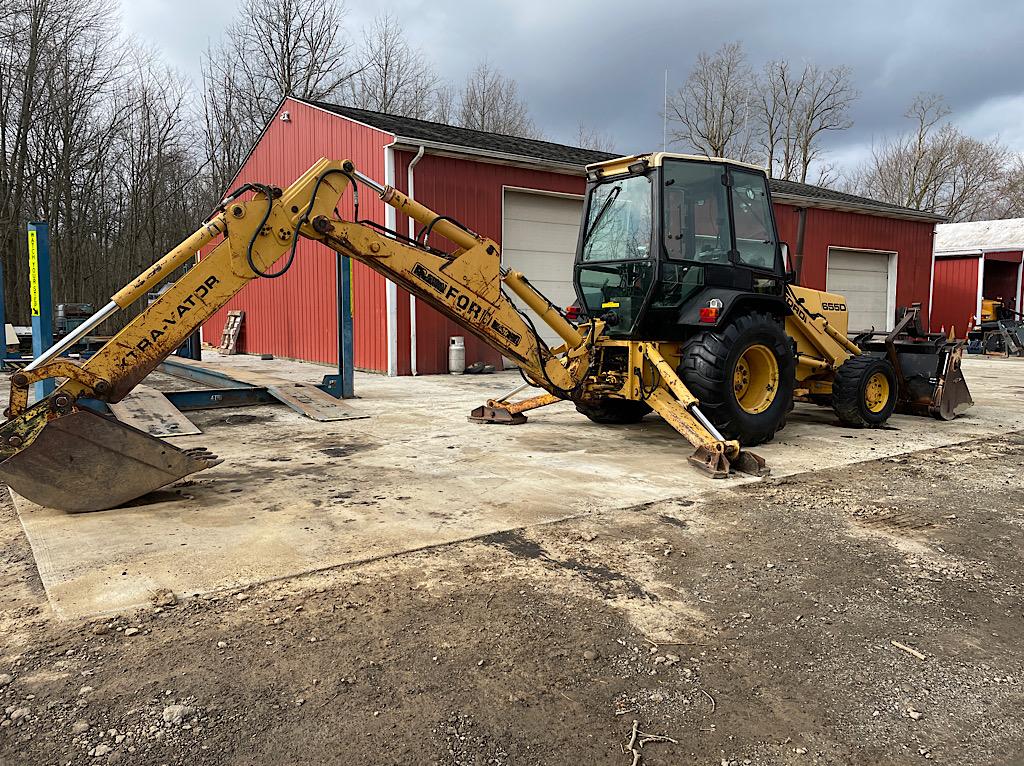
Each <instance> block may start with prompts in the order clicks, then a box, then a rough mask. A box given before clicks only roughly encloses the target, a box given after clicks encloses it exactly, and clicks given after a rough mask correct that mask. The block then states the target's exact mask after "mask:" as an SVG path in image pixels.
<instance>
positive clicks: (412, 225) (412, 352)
mask: <svg viewBox="0 0 1024 766" xmlns="http://www.w3.org/2000/svg"><path fill="white" fill-rule="evenodd" d="M426 150H427V149H426V147H425V146H423V145H420V148H419V150H418V151H417V152H416V156H415V157H413V158H412V161H411V162H410V163H409V170H408V174H407V177H406V182H405V193H406V194H407V195H409V198H410V199H416V184H415V178H414V173H413V170H415V168H416V165H417V163H418V162H419V161H420V160H422V159H423V155H424V153H425V152H426ZM415 236H416V221H414V220H413V219H412V218H411V217H410V218H409V239H412V238H414V237H415ZM409 367H410V371H411V372H412V374H413V375H418V374H419V371H418V370H417V369H416V296H415V295H413V294H412V293H409Z"/></svg>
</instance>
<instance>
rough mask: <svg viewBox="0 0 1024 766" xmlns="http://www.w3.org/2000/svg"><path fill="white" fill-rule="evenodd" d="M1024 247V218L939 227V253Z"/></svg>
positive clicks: (937, 232) (937, 233) (937, 231)
mask: <svg viewBox="0 0 1024 766" xmlns="http://www.w3.org/2000/svg"><path fill="white" fill-rule="evenodd" d="M994 250H1024V218H1007V219H1005V220H1002V221H970V222H969V223H944V224H942V225H940V226H936V227H935V252H936V253H962V252H974V253H980V252H982V251H989V252H991V251H994Z"/></svg>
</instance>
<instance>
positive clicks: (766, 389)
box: [732, 344, 779, 415]
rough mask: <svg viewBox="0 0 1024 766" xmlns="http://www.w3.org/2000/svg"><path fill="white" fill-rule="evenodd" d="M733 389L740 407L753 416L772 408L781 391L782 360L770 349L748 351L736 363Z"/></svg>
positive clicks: (756, 347) (758, 345)
mask: <svg viewBox="0 0 1024 766" xmlns="http://www.w3.org/2000/svg"><path fill="white" fill-rule="evenodd" d="M732 388H733V393H734V394H735V396H736V402H737V403H738V404H739V405H740V408H741V409H742V410H743V411H744V412H747V413H749V414H751V415H757V414H758V413H761V412H764V411H765V410H766V409H768V408H769V407H771V406H772V402H774V401H775V394H776V393H777V392H778V390H779V361H778V359H776V358H775V354H773V353H772V350H771V349H770V348H768V347H767V346H763V345H761V344H757V345H754V346H750V347H749V348H747V349H746V350H745V351H744V352H743V353H742V354H740V358H739V359H737V360H736V369H735V370H734V371H733V375H732Z"/></svg>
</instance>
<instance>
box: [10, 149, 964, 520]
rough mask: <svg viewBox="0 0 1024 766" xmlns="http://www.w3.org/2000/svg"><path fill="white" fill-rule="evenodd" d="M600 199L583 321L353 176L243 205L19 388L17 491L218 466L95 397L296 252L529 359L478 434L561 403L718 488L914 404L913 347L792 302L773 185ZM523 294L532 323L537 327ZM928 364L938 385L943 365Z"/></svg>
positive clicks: (86, 490)
mask: <svg viewBox="0 0 1024 766" xmlns="http://www.w3.org/2000/svg"><path fill="white" fill-rule="evenodd" d="M588 180H589V183H588V188H587V204H586V209H585V214H584V220H583V224H582V226H581V230H580V239H579V246H578V253H577V259H576V264H575V266H574V282H575V286H576V292H577V295H578V298H579V301H578V304H577V305H576V306H575V307H573V309H574V311H573V312H572V313H571V315H570V313H569V312H567V311H566V310H565V309H564V308H562V307H558V306H555V305H553V304H552V303H551V302H550V301H548V300H547V298H545V297H544V296H543V295H542V294H541V293H540V292H539V291H537V290H536V289H535V288H534V287H533V286H532V285H531V284H530V283H529V281H528V280H527V279H526V277H524V276H523V275H522V274H520V273H518V272H515V271H512V270H508V269H505V268H503V267H502V265H501V258H500V249H499V247H498V245H497V243H495V242H493V241H491V240H489V239H487V238H486V237H482V236H480V235H478V234H476V233H474V232H473V231H471V230H470V229H468V228H467V227H465V226H462V225H461V224H459V223H458V222H456V221H453V220H452V219H450V218H448V217H446V216H441V215H438V214H437V213H435V212H434V211H432V210H429V209H428V208H426V207H424V206H423V205H421V204H420V203H418V202H416V201H415V200H413V199H411V198H409V197H408V196H406V195H404V194H403V193H401V192H399V191H398V190H396V189H394V188H393V187H390V186H382V185H381V184H378V183H377V182H376V181H374V180H372V179H370V178H367V177H366V176H364V175H362V174H361V173H359V172H358V170H357V169H356V168H355V167H354V166H353V164H352V163H351V162H347V161H345V162H340V161H331V160H326V159H324V160H320V161H318V162H317V163H316V164H314V165H313V166H312V167H311V168H310V169H309V170H308V171H307V172H306V173H305V174H304V175H303V176H302V177H301V178H299V179H298V180H297V181H295V182H294V183H293V184H292V185H291V186H289V187H288V188H287V189H284V190H281V189H277V188H274V187H269V186H262V185H258V184H248V185H246V186H244V187H242V188H241V189H239V190H237V191H236V192H235V193H233V194H232V195H230V196H229V197H228V198H227V199H226V200H224V202H223V203H222V204H221V205H220V207H219V208H218V209H217V210H216V211H215V212H214V214H213V216H212V217H211V218H210V219H209V220H208V221H207V222H206V223H205V224H204V225H203V226H202V227H201V228H200V229H199V230H198V231H196V232H195V234H193V235H192V236H191V237H189V238H188V239H186V240H185V241H184V242H183V243H182V244H181V245H179V246H178V247H177V248H175V250H173V251H172V252H171V253H169V254H168V255H166V256H165V257H164V258H163V259H161V260H160V261H159V262H158V263H157V264H155V265H154V266H153V267H152V268H150V269H149V270H147V271H146V272H144V273H143V274H142V275H140V276H139V278H138V279H136V280H134V281H133V282H132V283H131V284H130V285H128V286H126V287H125V288H124V289H123V290H121V291H120V292H118V293H117V294H116V295H115V296H113V298H112V299H111V301H110V303H109V304H108V305H107V306H105V307H104V308H103V309H102V310H101V311H100V312H99V313H97V314H96V315H95V316H94V317H92V318H91V319H90V320H89V321H87V322H86V323H84V324H83V325H81V326H80V327H79V328H78V329H77V330H76V331H75V332H73V333H71V334H69V335H68V336H67V337H66V338H65V339H64V340H63V341H62V342H61V344H59V345H58V346H55V347H54V348H52V349H51V350H50V351H49V352H47V353H46V354H44V355H43V356H41V357H40V358H38V359H36V360H34V361H33V362H32V364H30V365H29V366H28V367H26V369H25V370H23V371H21V372H19V373H17V374H15V375H14V376H13V377H12V384H11V400H10V406H9V409H8V411H7V416H8V420H7V421H6V422H5V423H4V424H3V426H2V427H0V457H2V458H3V462H2V463H0V476H2V478H3V479H4V480H5V481H6V482H7V483H8V484H9V485H10V486H11V487H12V488H14V489H15V490H16V491H17V492H19V493H21V494H22V495H24V496H26V497H28V498H29V499H31V500H33V501H35V502H38V503H41V504H43V505H47V506H52V507H56V508H61V509H65V510H75V511H82V510H96V509H102V508H111V507H114V506H117V505H119V504H123V503H125V502H128V501H130V500H132V499H134V498H135V497H138V496H140V495H142V494H144V493H146V492H149V491H151V490H153V489H156V488H158V487H160V486H163V485H165V484H168V483H170V482H173V481H175V480H177V479H180V478H182V477H183V476H186V475H188V474H190V473H193V472H195V471H198V470H202V469H203V468H206V467H209V466H211V465H214V464H215V463H216V462H217V461H216V458H215V457H214V456H212V455H210V454H209V453H207V452H205V451H204V450H191V451H182V450H178V449H177V448H175V447H173V446H172V445H170V444H168V443H167V442H164V441H161V440H160V439H155V438H153V437H151V436H149V435H148V434H145V433H143V432H141V431H137V430H136V429H133V428H130V427H128V426H125V425H123V424H121V423H119V422H118V421H116V420H114V419H112V418H108V417H105V416H103V415H99V414H97V413H96V412H94V411H92V410H90V409H88V408H87V407H86V406H83V404H82V403H81V400H83V399H98V400H101V401H105V402H117V401H119V400H120V399H122V398H123V397H124V396H125V395H127V393H128V392H129V391H130V390H131V389H132V387H133V386H135V385H136V384H137V383H138V382H139V381H141V380H142V379H143V378H144V377H145V376H146V375H148V374H149V373H150V372H151V371H152V370H153V369H155V367H156V366H157V365H158V364H159V363H160V361H161V360H163V359H164V358H165V357H166V356H167V355H169V354H170V353H171V352H172V351H173V350H174V349H175V348H177V347H178V346H179V345H180V344H181V343H182V342H183V341H184V339H185V338H186V337H187V336H188V335H189V334H190V333H191V332H193V331H194V330H195V329H196V328H197V327H199V326H200V325H201V324H202V323H203V322H204V321H205V320H206V319H208V318H209V317H210V316H211V315H212V314H213V313H214V312H215V311H217V310H218V309H219V308H221V307H222V306H224V305H225V304H226V303H227V301H228V300H229V299H230V298H231V297H232V296H233V295H234V294H236V293H237V292H238V291H239V290H240V289H241V288H242V287H244V286H245V285H246V284H247V283H248V282H249V281H251V280H252V279H255V278H256V277H258V276H265V275H267V273H268V270H269V269H271V268H272V267H273V265H274V264H275V263H276V262H277V261H278V260H280V259H281V258H282V257H285V266H284V267H283V268H287V267H288V265H289V264H290V263H291V262H292V258H293V256H294V253H295V248H296V244H297V242H298V239H299V237H306V238H309V239H314V240H319V241H320V242H322V243H323V244H325V245H326V246H327V247H329V248H331V249H332V250H335V251H337V252H339V253H342V254H344V255H347V256H350V257H351V258H354V259H356V260H358V261H360V262H362V263H364V264H366V265H367V266H368V267H369V268H371V269H373V270H375V271H377V272H378V273H380V274H382V275H384V276H385V277H387V278H388V279H390V280H392V281H394V282H395V283H397V284H399V285H401V286H402V287H404V288H405V289H407V290H409V291H410V292H411V293H412V294H413V295H415V296H416V297H417V298H419V299H420V300H422V301H425V302H426V303H427V304H428V305H430V306H432V307H434V308H435V309H437V310H438V311H440V312H441V313H442V314H444V315H446V316H447V317H449V318H450V319H452V320H453V321H455V322H456V323H458V324H459V325H460V326H462V327H464V328H465V329H466V330H467V331H468V332H471V333H473V334H474V335H476V336H477V337H479V338H480V339H481V340H483V341H484V342H485V343H487V344H489V345H490V346H491V347H493V348H495V349H496V350H498V351H499V352H500V353H501V354H503V355H504V356H505V357H507V358H509V359H512V360H513V361H515V363H516V364H517V365H519V367H520V369H521V370H522V372H523V376H524V378H525V379H526V381H527V384H528V385H531V386H535V387H537V388H539V389H542V391H543V393H540V394H538V395H535V396H532V397H530V398H529V399H526V400H524V401H520V402H512V401H509V400H508V399H507V398H505V399H502V400H500V401H492V402H488V404H487V405H486V406H485V407H481V408H479V409H478V410H477V411H475V412H474V414H473V417H474V418H475V419H477V420H481V421H486V422H505V423H519V422H524V421H525V417H524V416H523V414H522V413H523V412H525V411H528V410H532V409H536V408H538V407H542V406H545V405H547V404H551V403H553V402H556V401H562V400H569V401H572V402H573V403H574V404H575V406H576V408H577V409H578V410H579V411H580V412H581V413H583V414H584V415H586V416H587V417H589V418H590V419H592V420H594V421H597V422H601V423H629V422H635V421H637V420H639V419H640V418H642V417H644V416H645V415H646V414H647V413H649V412H651V411H655V412H657V413H658V414H659V415H661V417H662V418H664V420H665V421H666V422H667V423H669V424H670V425H671V426H672V427H673V428H674V429H675V430H676V431H678V432H679V433H680V434H682V435H683V436H684V437H685V438H686V439H687V440H688V441H689V442H690V443H691V444H692V445H693V446H694V447H695V448H696V449H695V452H694V453H693V455H692V456H691V457H690V461H691V462H692V463H693V464H694V465H696V466H698V467H699V468H701V469H702V470H705V471H707V472H708V473H709V474H711V475H712V476H716V477H720V476H726V475H728V474H729V472H730V471H731V470H739V471H745V472H748V473H764V472H765V470H766V469H765V464H764V460H763V459H761V458H760V457H759V456H757V455H755V454H754V453H752V452H750V451H749V450H748V449H746V448H745V447H748V446H753V445H756V444H759V443H761V442H764V441H768V440H769V439H771V438H772V436H773V435H774V434H775V432H776V431H777V430H778V429H779V428H781V427H782V426H783V425H784V423H785V418H786V415H787V414H788V413H789V411H790V410H791V409H792V403H793V400H794V398H798V399H805V400H807V401H814V402H817V403H819V404H831V406H832V407H833V408H834V410H835V412H836V414H837V415H838V416H839V418H840V419H841V420H842V421H843V422H845V423H847V424H850V425H855V426H873V425H878V424H881V423H883V422H884V421H885V420H886V419H887V418H888V417H889V415H890V414H891V413H892V411H893V409H894V407H895V406H896V405H897V403H898V402H899V401H900V399H901V393H902V392H904V391H906V390H907V389H908V382H907V379H906V376H905V375H904V373H903V372H902V369H903V367H902V365H901V356H902V354H903V352H902V351H898V352H895V351H894V352H892V353H890V351H891V350H892V349H894V348H895V345H894V344H895V342H896V339H895V338H894V337H889V336H886V341H885V343H886V344H888V345H887V346H886V349H887V350H882V351H878V350H876V351H871V350H870V349H867V350H865V351H862V348H861V346H860V345H858V342H855V341H853V340H850V339H849V338H847V337H846V331H847V327H846V319H847V312H846V306H845V302H844V300H843V298H842V296H838V295H831V294H828V293H823V292H819V291H815V290H809V289H807V288H802V287H798V286H795V285H793V284H792V281H793V279H792V275H791V274H789V273H788V272H787V271H786V265H785V263H784V259H783V247H782V243H780V242H779V241H778V237H777V235H776V229H775V222H774V215H773V212H772V207H771V198H770V194H769V190H768V184H767V178H766V176H765V174H764V171H763V170H761V169H759V168H756V167H753V166H749V165H744V164H742V163H735V162H730V161H728V160H722V159H714V158H711V159H709V158H706V157H689V156H685V155H672V154H663V153H658V154H653V155H642V156H632V157H625V158H622V159H619V160H613V161H611V162H608V163H601V164H599V165H595V166H591V167H590V168H588ZM350 186H351V187H356V186H362V187H366V188H368V189H370V190H372V191H373V192H375V193H376V194H378V195H379V196H380V198H381V199H382V200H383V201H384V202H385V203H386V204H388V205H391V206H393V207H394V208H396V210H397V211H398V212H399V213H402V214H403V215H407V216H409V217H410V218H411V219H413V220H415V221H418V222H420V223H421V224H423V226H424V230H425V232H427V234H428V235H429V233H431V232H432V233H434V234H436V235H440V236H442V237H444V238H445V239H446V240H448V241H449V242H451V243H453V244H454V249H453V250H452V251H451V252H446V251H443V250H439V249H437V248H435V247H433V246H431V245H430V244H428V243H427V241H426V237H424V239H423V240H422V241H421V240H413V239H409V238H407V237H403V236H402V235H401V234H398V233H397V232H388V231H382V230H380V229H378V228H377V227H374V226H370V225H368V224H365V223H360V222H353V221H346V220H343V219H339V218H338V217H337V216H336V214H335V212H334V211H335V209H336V207H337V204H338V201H339V199H340V197H341V195H342V194H343V193H345V191H346V190H347V189H348V188H349V187H350ZM249 192H251V193H252V195H251V198H249V199H243V195H245V194H247V193H249ZM216 240H219V243H218V244H217V245H216V246H215V247H214V248H213V250H212V252H211V253H210V254H209V255H208V256H207V257H206V258H204V259H203V260H202V261H201V262H200V263H199V264H198V265H197V266H196V267H195V268H193V269H191V270H189V271H188V272H187V273H186V274H185V275H184V276H182V277H181V278H180V279H179V280H178V281H177V282H176V283H175V284H174V285H173V286H172V287H171V288H170V289H169V290H167V291H166V292H164V293H163V294H161V296H160V297H159V298H158V299H157V300H156V301H155V302H154V303H152V304H151V305H150V306H149V307H148V308H146V309H145V310H144V311H143V312H142V313H141V314H139V315H138V316H137V317H136V318H135V319H134V320H133V321H132V322H131V323H129V324H128V325H127V326H126V327H125V328H124V329H123V330H121V331H120V332H119V333H118V334H117V335H115V336H114V337H113V338H112V339H111V340H110V341H109V342H108V343H107V344H106V345H105V346H104V347H103V348H102V349H100V351H99V352H97V353H96V354H95V355H94V356H93V357H91V358H90V359H89V360H88V361H86V362H85V363H84V364H82V365H81V366H79V365H77V364H74V363H72V362H71V361H69V360H67V359H65V358H62V357H61V356H60V353H61V352H62V351H64V350H65V349H67V348H70V346H71V345H73V344H74V343H76V342H77V341H78V339H79V338H81V337H82V336H84V335H85V334H87V333H89V332H91V331H92V330H93V329H94V328H95V327H96V326H98V325H99V324H100V323H101V322H102V321H104V320H105V319H106V318H108V317H110V316H111V315H113V314H114V313H116V312H117V311H118V310H119V309H122V308H125V307H126V306H128V305H129V304H131V303H132V302H134V301H135V300H137V299H138V298H139V297H140V296H141V295H143V294H145V293H146V292H148V291H149V290H151V289H152V288H153V286H154V285H155V284H156V283H157V282H159V281H161V279H162V278H163V276H164V275H166V274H169V273H171V272H172V271H174V270H175V269H176V268H177V267H178V266H180V265H182V264H183V263H184V262H185V261H186V260H188V259H189V258H191V257H192V255H193V254H194V253H195V252H196V251H197V250H198V249H199V248H201V247H203V246H205V245H207V244H210V243H212V242H214V241H216ZM506 289H507V290H508V291H510V292H511V293H513V294H514V295H515V296H517V297H518V298H519V299H520V300H521V301H522V302H523V303H524V304H525V305H526V306H527V307H528V309H529V311H528V312H521V311H520V310H519V309H518V308H517V307H516V305H515V304H514V303H513V302H512V300H511V299H510V298H509V295H508V294H507V293H506ZM538 321H540V322H543V323H544V324H546V325H547V326H548V327H551V328H553V329H554V331H555V332H556V333H557V334H558V336H559V338H560V339H561V341H562V343H561V344H560V345H559V346H557V347H555V348H551V347H549V346H548V345H547V344H546V343H545V342H544V341H543V340H542V339H541V336H540V334H539V333H538V331H537V325H536V322H538ZM903 327H906V324H905V323H904V325H903ZM863 341H864V342H871V339H870V338H866V339H863ZM921 348H922V349H924V351H925V352H926V353H925V354H924V356H922V358H927V360H928V361H929V363H930V364H931V365H932V367H933V368H934V366H935V360H936V358H938V356H939V352H938V351H937V350H936V349H934V348H930V347H929V346H928V344H927V343H925V344H924V345H923V346H922V347H921ZM929 349H930V350H929ZM946 358H947V359H949V358H952V356H951V355H949V354H947V357H946ZM955 363H956V365H957V366H958V364H959V358H958V357H957V358H956V359H955ZM47 378H59V379H62V381H63V382H61V384H60V386H59V387H58V388H57V390H56V391H55V392H54V393H53V394H51V395H50V396H48V397H46V398H45V399H43V400H41V401H39V402H36V403H35V404H33V405H31V406H29V405H28V390H29V386H31V385H32V384H33V383H35V382H37V381H39V380H44V379H47ZM925 378H928V376H927V375H926V376H925ZM943 379H944V380H945V379H946V378H945V377H944V378H943ZM929 380H930V379H929ZM959 381H960V383H959V385H960V386H961V387H962V391H960V390H959V389H957V391H956V394H955V395H953V394H951V393H950V392H951V391H953V389H954V388H956V386H954V385H946V386H945V389H944V388H943V385H942V383H939V385H938V386H937V387H936V386H935V381H934V380H931V381H930V382H929V383H927V385H928V386H930V387H931V388H930V391H931V393H930V394H929V396H928V397H926V398H928V399H929V401H930V402H931V404H933V405H934V404H935V403H936V402H943V401H944V402H946V404H948V403H949V402H951V401H953V400H956V402H957V406H960V405H962V404H963V403H964V402H965V401H969V396H968V395H966V386H965V385H963V384H962V377H961V378H960V379H959ZM947 382H948V381H947ZM943 391H945V393H943ZM965 397H966V398H965ZM943 411H944V412H947V411H949V412H951V411H952V410H951V409H950V407H948V406H945V405H944V409H943Z"/></svg>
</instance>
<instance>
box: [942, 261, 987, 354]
mask: <svg viewBox="0 0 1024 766" xmlns="http://www.w3.org/2000/svg"><path fill="white" fill-rule="evenodd" d="M980 262H981V258H979V257H977V256H974V257H965V258H958V257H943V258H936V259H935V288H934V291H933V298H932V300H933V304H932V318H931V327H932V330H933V331H935V332H938V331H939V330H945V331H946V332H949V331H950V330H951V329H953V328H956V332H957V335H959V336H960V337H963V336H964V335H966V333H967V325H968V323H969V322H970V319H971V317H972V316H974V314H975V312H976V311H977V308H978V264H979V263H980Z"/></svg>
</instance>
